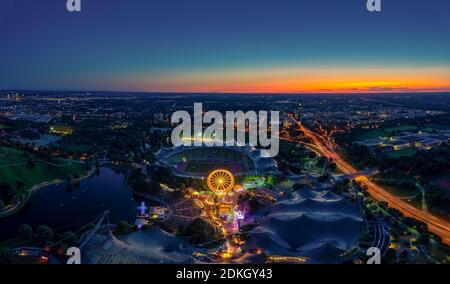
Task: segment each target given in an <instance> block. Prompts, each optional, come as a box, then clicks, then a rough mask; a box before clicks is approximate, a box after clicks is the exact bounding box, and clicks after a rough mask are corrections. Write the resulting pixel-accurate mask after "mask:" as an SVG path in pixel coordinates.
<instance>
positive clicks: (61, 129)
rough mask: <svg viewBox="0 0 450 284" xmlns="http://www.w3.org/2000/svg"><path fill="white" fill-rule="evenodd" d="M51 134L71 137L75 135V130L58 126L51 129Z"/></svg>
mask: <svg viewBox="0 0 450 284" xmlns="http://www.w3.org/2000/svg"><path fill="white" fill-rule="evenodd" d="M50 132H51V133H54V134H59V135H63V136H66V135H71V134H72V133H73V129H72V128H71V127H69V126H64V125H56V126H51V127H50Z"/></svg>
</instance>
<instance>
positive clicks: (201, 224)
mask: <svg viewBox="0 0 450 284" xmlns="http://www.w3.org/2000/svg"><path fill="white" fill-rule="evenodd" d="M185 235H187V236H191V237H192V238H191V241H192V243H194V244H201V243H204V242H207V241H211V240H216V239H217V238H218V237H219V235H218V233H217V231H216V228H214V227H213V226H212V225H211V224H209V223H208V222H206V221H205V220H203V219H201V218H197V219H195V220H194V221H192V223H190V224H189V225H188V226H187V227H186V229H185Z"/></svg>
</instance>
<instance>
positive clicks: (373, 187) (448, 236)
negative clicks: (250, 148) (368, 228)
mask: <svg viewBox="0 0 450 284" xmlns="http://www.w3.org/2000/svg"><path fill="white" fill-rule="evenodd" d="M291 118H292V120H293V121H294V122H295V123H296V125H297V126H298V127H299V128H300V130H301V131H302V132H303V133H304V134H305V136H307V137H309V138H310V139H311V140H312V142H313V144H314V145H315V148H316V149H317V150H318V151H319V152H321V154H322V155H324V156H325V157H327V158H330V159H333V161H334V162H335V163H336V165H337V167H338V168H339V169H340V170H341V171H342V172H343V173H344V174H348V175H352V174H354V173H357V172H359V171H358V170H357V169H355V168H354V167H352V166H351V165H350V164H348V163H347V162H346V161H345V160H344V159H343V158H342V157H340V156H339V155H338V154H337V153H336V152H335V150H334V149H335V148H336V145H335V144H334V143H333V142H332V141H331V139H330V138H329V137H322V136H320V135H319V134H317V133H315V132H312V131H311V130H309V129H307V128H306V127H304V126H303V124H302V123H301V122H300V121H298V120H297V119H295V117H293V116H291ZM356 180H357V181H358V182H359V183H360V184H361V185H362V186H364V187H366V188H367V190H368V192H369V194H370V195H371V196H372V198H374V199H375V200H377V201H385V202H388V204H389V206H390V207H392V208H395V209H398V210H400V211H401V212H402V213H403V214H404V215H405V216H407V217H413V218H415V219H417V220H419V221H421V222H424V223H426V224H427V225H428V230H429V231H431V232H433V233H435V234H436V235H438V236H440V237H441V238H442V242H443V243H445V244H447V245H450V223H449V222H448V221H446V220H444V219H441V218H439V217H436V216H434V215H432V214H431V213H429V212H425V211H422V210H420V209H418V208H415V207H414V206H412V205H410V204H409V203H407V202H406V201H404V200H403V199H401V198H399V197H397V196H395V195H392V194H391V193H389V192H388V191H386V190H385V189H383V188H382V187H381V186H379V185H377V184H375V183H374V182H372V181H371V180H370V179H369V178H368V177H367V176H364V175H360V176H358V177H357V178H356Z"/></svg>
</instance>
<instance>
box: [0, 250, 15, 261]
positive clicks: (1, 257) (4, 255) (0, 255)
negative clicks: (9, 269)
mask: <svg viewBox="0 0 450 284" xmlns="http://www.w3.org/2000/svg"><path fill="white" fill-rule="evenodd" d="M12 255H13V253H12V251H11V249H9V248H6V247H2V248H0V263H10V262H11V256H12Z"/></svg>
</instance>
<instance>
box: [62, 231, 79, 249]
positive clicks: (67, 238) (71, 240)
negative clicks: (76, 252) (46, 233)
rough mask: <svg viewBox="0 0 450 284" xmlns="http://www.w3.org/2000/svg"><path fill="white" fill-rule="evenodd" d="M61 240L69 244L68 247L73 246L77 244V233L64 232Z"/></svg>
mask: <svg viewBox="0 0 450 284" xmlns="http://www.w3.org/2000/svg"><path fill="white" fill-rule="evenodd" d="M61 238H62V239H63V240H64V243H65V244H67V245H68V246H72V245H74V244H75V243H76V242H77V236H76V235H75V233H73V232H71V231H67V232H64V234H62V236H61Z"/></svg>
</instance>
